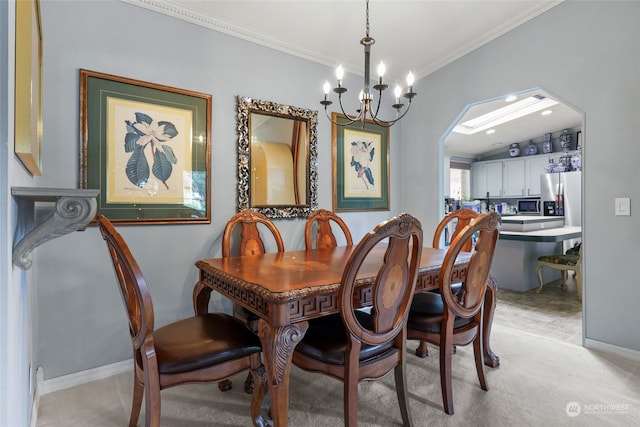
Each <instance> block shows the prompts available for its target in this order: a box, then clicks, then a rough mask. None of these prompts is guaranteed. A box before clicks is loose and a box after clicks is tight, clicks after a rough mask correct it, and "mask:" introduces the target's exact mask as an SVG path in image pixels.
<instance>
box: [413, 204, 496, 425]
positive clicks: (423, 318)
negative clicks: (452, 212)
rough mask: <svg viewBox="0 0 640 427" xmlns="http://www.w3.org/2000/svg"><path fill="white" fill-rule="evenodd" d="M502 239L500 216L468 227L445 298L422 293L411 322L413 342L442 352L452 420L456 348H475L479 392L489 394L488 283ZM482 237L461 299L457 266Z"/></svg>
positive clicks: (457, 241) (444, 282) (446, 276)
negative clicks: (456, 287)
mask: <svg viewBox="0 0 640 427" xmlns="http://www.w3.org/2000/svg"><path fill="white" fill-rule="evenodd" d="M499 233H500V215H499V214H498V213H496V212H489V213H486V214H482V215H479V216H478V217H477V218H476V219H475V220H474V221H473V222H472V223H471V224H468V225H467V226H465V227H464V228H463V229H462V230H460V232H459V233H458V234H457V236H456V237H455V238H454V239H453V241H452V242H451V245H450V246H449V249H448V250H447V254H446V255H445V258H444V261H443V264H442V270H441V271H440V278H439V290H440V293H439V294H436V293H433V292H423V293H418V294H416V295H415V297H414V299H413V302H412V303H411V309H410V310H409V317H408V321H407V337H408V339H417V340H423V341H427V342H429V343H431V344H435V345H437V346H439V347H440V386H441V388H442V400H443V403H444V410H445V412H446V413H447V414H453V392H452V387H451V355H452V353H453V347H454V345H467V344H470V343H473V352H474V356H475V364H476V371H477V373H478V379H479V380H480V386H481V388H482V389H483V390H487V389H488V387H487V382H486V380H485V377H484V369H483V362H484V360H483V359H484V358H483V345H484V344H483V341H482V339H483V334H482V330H483V329H482V328H483V314H484V310H483V307H484V300H485V293H486V291H487V286H489V282H490V281H492V280H493V278H492V277H490V275H489V270H490V268H491V262H492V260H493V255H494V252H495V248H496V243H497V241H498V235H499ZM474 235H477V239H476V243H475V245H474V246H473V247H472V249H471V255H470V258H469V263H468V265H467V272H466V275H465V277H464V280H463V281H462V282H461V288H460V290H459V292H458V293H454V291H453V290H452V289H451V284H452V283H454V282H458V280H459V278H458V277H453V274H452V273H453V271H454V268H453V267H454V264H455V262H456V259H457V258H458V255H459V254H460V252H463V249H464V248H465V246H466V245H467V243H468V242H469V241H471V240H472V239H473V237H474Z"/></svg>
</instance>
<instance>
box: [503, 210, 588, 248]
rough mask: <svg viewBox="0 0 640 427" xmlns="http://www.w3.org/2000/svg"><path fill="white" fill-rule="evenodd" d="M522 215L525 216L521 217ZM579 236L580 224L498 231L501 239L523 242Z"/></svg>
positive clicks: (566, 238) (548, 240) (580, 232)
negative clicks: (529, 229)
mask: <svg viewBox="0 0 640 427" xmlns="http://www.w3.org/2000/svg"><path fill="white" fill-rule="evenodd" d="M523 217H525V216H522V217H521V218H523ZM514 218H515V217H514ZM532 218H540V217H539V216H538V217H532ZM503 220H504V219H503ZM581 236H582V227H580V226H577V227H576V226H573V227H569V226H565V227H557V228H546V229H542V230H535V231H500V239H502V240H519V241H523V242H561V241H563V240H569V239H576V238H579V237H581Z"/></svg>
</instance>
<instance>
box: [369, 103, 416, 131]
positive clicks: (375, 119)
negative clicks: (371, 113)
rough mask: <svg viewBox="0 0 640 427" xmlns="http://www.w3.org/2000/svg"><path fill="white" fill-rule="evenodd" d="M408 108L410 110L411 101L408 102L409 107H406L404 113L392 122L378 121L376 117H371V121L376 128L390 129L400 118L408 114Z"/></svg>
mask: <svg viewBox="0 0 640 427" xmlns="http://www.w3.org/2000/svg"><path fill="white" fill-rule="evenodd" d="M410 108H411V100H409V105H407V109H406V110H404V112H403V113H402V114H401V115H400V117H396V118H395V119H393V120H389V121H387V120H382V119H379V118H377V117H372V118H373V121H374V122H375V123H376V124H377V125H378V126H382V127H385V128H390V127H391V126H393V125H394V124H395V123H396V122H397V121H399V120H400V119H401V118H403V117H404V116H405V115H406V114H407V113H408V112H409V109H410Z"/></svg>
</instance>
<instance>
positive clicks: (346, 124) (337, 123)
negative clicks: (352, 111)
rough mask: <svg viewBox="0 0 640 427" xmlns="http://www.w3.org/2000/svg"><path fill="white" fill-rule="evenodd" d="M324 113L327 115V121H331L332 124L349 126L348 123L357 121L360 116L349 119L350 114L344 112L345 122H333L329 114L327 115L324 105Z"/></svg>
mask: <svg viewBox="0 0 640 427" xmlns="http://www.w3.org/2000/svg"><path fill="white" fill-rule="evenodd" d="M324 114H325V115H326V116H327V118H328V119H329V121H330V122H331V123H333V124H334V125H336V126H349V125H350V124H353V123H355V122H357V121H358V120H359V119H360V116H358V117H356V118H355V119H353V120H352V119H351V116H349V115H346V114H345V117H346V118H347V120H348V121H347V122H345V123H339V122H334V121H333V120H332V119H331V116H329V112H328V111H327V107H325V108H324Z"/></svg>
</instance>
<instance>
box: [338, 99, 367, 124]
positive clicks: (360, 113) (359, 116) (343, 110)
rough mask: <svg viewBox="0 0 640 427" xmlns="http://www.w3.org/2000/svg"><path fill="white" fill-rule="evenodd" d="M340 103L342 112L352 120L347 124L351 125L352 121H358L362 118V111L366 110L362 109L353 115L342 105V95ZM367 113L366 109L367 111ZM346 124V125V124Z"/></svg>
mask: <svg viewBox="0 0 640 427" xmlns="http://www.w3.org/2000/svg"><path fill="white" fill-rule="evenodd" d="M338 104H340V110H341V111H342V114H343V115H344V116H345V117H346V118H347V119H348V120H351V121H350V122H349V123H347V124H346V125H350V124H351V123H354V122H357V121H358V120H360V119H362V112H363V111H364V110H360V112H359V113H358V115H357V116H352V115H351V114H348V113H347V112H346V111H345V109H344V106H343V105H342V97H341V96H338ZM365 114H366V111H365ZM346 125H345V126H346Z"/></svg>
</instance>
